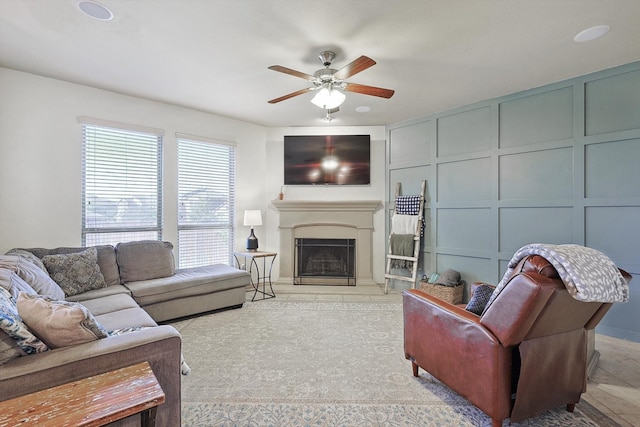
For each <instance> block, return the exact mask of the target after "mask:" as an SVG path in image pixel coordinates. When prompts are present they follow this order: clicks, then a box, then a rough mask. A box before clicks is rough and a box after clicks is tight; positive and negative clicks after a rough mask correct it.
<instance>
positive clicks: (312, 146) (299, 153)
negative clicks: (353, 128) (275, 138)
mask: <svg viewBox="0 0 640 427" xmlns="http://www.w3.org/2000/svg"><path fill="white" fill-rule="evenodd" d="M370 183H371V136H370V135H322V136H320V135H309V136H306V135H304V136H303V135H300V136H285V137H284V184H285V185H314V184H320V185H323V184H326V185H369V184H370Z"/></svg>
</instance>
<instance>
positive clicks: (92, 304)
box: [80, 294, 139, 316]
mask: <svg viewBox="0 0 640 427" xmlns="http://www.w3.org/2000/svg"><path fill="white" fill-rule="evenodd" d="M80 304H82V305H84V306H85V307H87V309H89V311H90V312H91V314H93V315H94V316H101V315H103V314H107V313H113V312H116V311H120V310H126V309H129V308H138V307H139V305H138V304H137V303H136V302H135V301H134V300H133V298H131V296H130V295H129V294H114V295H108V296H104V297H101V298H94V299H89V300H84V301H80Z"/></svg>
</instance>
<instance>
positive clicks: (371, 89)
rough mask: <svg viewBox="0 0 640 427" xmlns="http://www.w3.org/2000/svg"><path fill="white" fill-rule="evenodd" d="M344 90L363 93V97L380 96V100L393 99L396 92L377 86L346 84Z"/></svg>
mask: <svg viewBox="0 0 640 427" xmlns="http://www.w3.org/2000/svg"><path fill="white" fill-rule="evenodd" d="M344 90H346V91H349V92H356V93H361V94H363V95H372V96H379V97H380V98H387V99H389V98H391V97H392V96H393V94H394V93H395V91H393V90H391V89H384V88H381V87H375V86H366V85H359V84H356V83H346V84H345V87H344Z"/></svg>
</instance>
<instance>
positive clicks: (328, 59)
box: [318, 50, 336, 67]
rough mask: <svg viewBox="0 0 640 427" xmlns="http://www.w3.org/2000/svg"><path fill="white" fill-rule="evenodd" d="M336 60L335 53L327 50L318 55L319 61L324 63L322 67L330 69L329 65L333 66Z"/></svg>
mask: <svg viewBox="0 0 640 427" xmlns="http://www.w3.org/2000/svg"><path fill="white" fill-rule="evenodd" d="M335 58H336V54H335V53H334V52H331V51H330V50H325V51H324V52H320V55H318V59H319V60H320V62H322V65H324V66H325V67H328V66H329V65H331V63H332V62H333V60H334V59H335Z"/></svg>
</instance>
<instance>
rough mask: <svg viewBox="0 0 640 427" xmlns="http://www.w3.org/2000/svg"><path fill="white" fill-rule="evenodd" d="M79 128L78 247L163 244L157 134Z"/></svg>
mask: <svg viewBox="0 0 640 427" xmlns="http://www.w3.org/2000/svg"><path fill="white" fill-rule="evenodd" d="M81 124H82V148H83V175H82V206H83V209H82V243H83V244H84V245H102V244H113V245H115V244H117V243H118V242H123V241H131V240H145V239H151V240H160V239H162V135H161V134H159V133H149V132H142V131H136V130H130V129H118V128H116V127H115V126H117V125H114V127H110V126H103V125H96V124H92V123H83V122H82V120H81Z"/></svg>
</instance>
